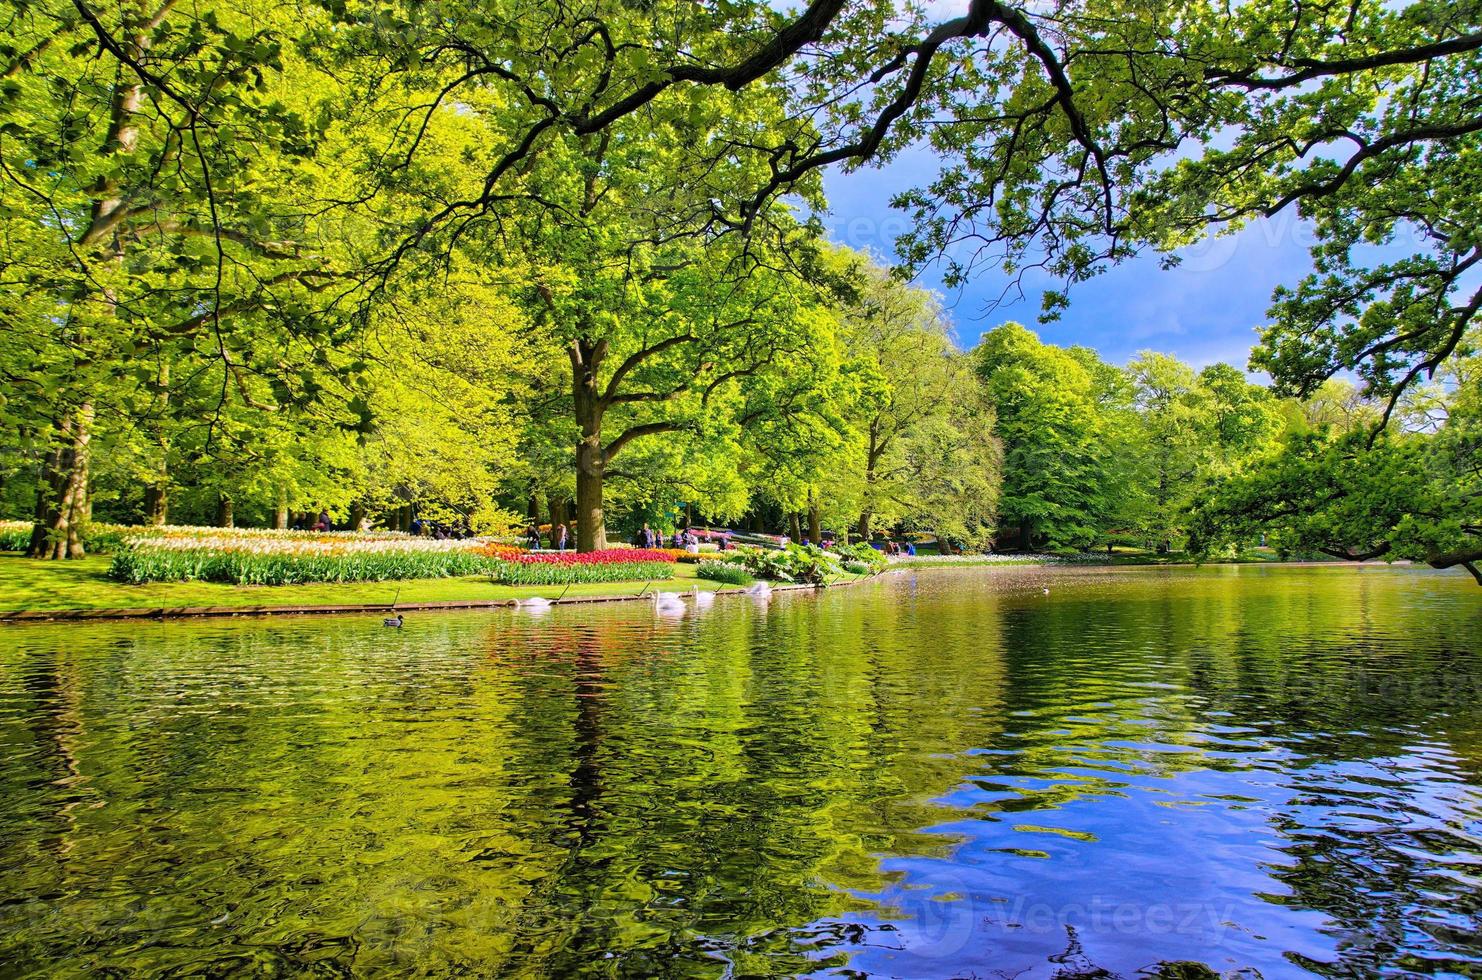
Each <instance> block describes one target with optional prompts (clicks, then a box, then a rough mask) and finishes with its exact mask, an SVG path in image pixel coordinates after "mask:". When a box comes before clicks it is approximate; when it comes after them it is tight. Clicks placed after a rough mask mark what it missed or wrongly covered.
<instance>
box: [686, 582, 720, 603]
mask: <svg viewBox="0 0 1482 980" xmlns="http://www.w3.org/2000/svg"><path fill="white" fill-rule="evenodd" d="M690 594H691V595H693V596H694V598H695V605H697V606H708V605H710V604H711V603H713V602H715V593H714V592H710V591H708V590H701V588H700V587H699V586H698V585H695V586H691V588H690Z"/></svg>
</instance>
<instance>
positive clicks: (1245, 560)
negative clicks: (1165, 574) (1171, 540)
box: [1089, 547, 1283, 565]
mask: <svg viewBox="0 0 1482 980" xmlns="http://www.w3.org/2000/svg"><path fill="white" fill-rule="evenodd" d="M1089 554H1091V555H1100V554H1101V553H1100V552H1095V551H1093V552H1089ZM1102 557H1104V558H1105V559H1106V560H1105V561H1104V562H1103V564H1107V565H1194V564H1198V559H1196V558H1195V557H1194V556H1193V555H1191V554H1189V553H1188V552H1186V551H1165V552H1163V553H1162V554H1159V553H1158V552H1156V551H1144V550H1142V549H1140V548H1122V547H1119V548H1117V549H1115V550H1114V551H1113V553H1112V554H1111V555H1110V556H1104V555H1103V556H1102ZM1282 560H1283V559H1282V558H1281V557H1280V556H1279V555H1277V554H1276V552H1275V551H1272V550H1271V549H1270V548H1247V549H1246V550H1244V551H1242V552H1240V553H1239V554H1238V555H1236V556H1235V557H1233V558H1211V559H1207V560H1206V561H1205V564H1209V565H1259V564H1264V563H1267V562H1280V561H1282Z"/></svg>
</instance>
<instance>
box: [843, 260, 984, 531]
mask: <svg viewBox="0 0 1482 980" xmlns="http://www.w3.org/2000/svg"><path fill="white" fill-rule="evenodd" d="M853 274H854V275H855V276H856V277H857V278H858V284H857V286H856V287H855V292H854V299H853V301H852V302H850V303H849V304H848V305H847V306H846V311H845V312H846V317H847V319H846V325H845V329H846V331H847V336H848V338H849V339H848V343H849V346H850V348H851V354H852V360H853V363H854V365H855V368H854V369H855V370H856V371H862V372H866V373H867V376H868V377H870V378H871V379H873V380H874V384H873V385H872V386H871V389H870V391H869V392H868V393H867V394H866V396H865V398H864V400H863V401H862V402H861V403H860V405H859V407H858V409H857V412H858V418H859V421H858V423H857V424H858V427H859V430H860V433H861V440H860V442H861V445H860V450H861V454H862V455H861V460H860V464H859V465H860V477H861V487H860V498H861V499H860V511H859V520H858V522H857V525H856V533H858V535H859V536H860V538H861V539H863V540H866V541H868V540H869V538H870V532H871V523H872V521H873V520H875V519H877V518H878V519H880V520H882V521H883V522H885V523H886V524H890V523H894V522H896V521H897V520H899V519H900V518H901V517H903V516H904V515H905V513H906V512H908V511H909V510H911V509H912V505H911V502H910V497H911V496H912V494H913V493H914V490H915V488H914V487H913V486H912V482H913V479H914V475H915V474H913V472H912V470H913V467H912V464H911V462H910V460H909V459H908V458H907V455H906V453H905V449H906V446H905V443H906V442H907V440H908V439H909V436H910V434H911V433H912V432H913V431H914V430H915V429H916V427H917V426H919V425H921V424H922V423H923V422H924V421H925V420H926V419H927V418H928V417H929V416H931V415H932V414H933V413H934V412H937V411H939V410H940V409H941V408H942V407H943V406H944V405H945V401H944V399H945V398H946V396H947V392H948V389H949V388H950V387H951V386H952V385H953V384H955V383H957V382H958V381H960V379H961V376H960V374H958V373H957V372H956V370H955V365H954V363H953V362H954V357H955V355H956V353H957V352H956V349H955V348H954V347H953V346H952V340H951V337H950V335H949V333H948V328H947V324H946V322H945V320H944V317H943V313H942V309H941V303H940V301H939V299H938V298H937V297H936V296H934V295H932V294H931V293H929V292H927V291H925V290H922V289H916V288H912V287H910V286H908V285H906V284H905V283H903V282H901V281H900V280H898V279H895V278H894V277H892V276H891V275H890V274H889V273H888V272H887V271H886V270H883V269H879V268H877V267H874V266H870V265H860V266H858V267H857V268H856V269H855V271H854V273H853Z"/></svg>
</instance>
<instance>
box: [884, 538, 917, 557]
mask: <svg viewBox="0 0 1482 980" xmlns="http://www.w3.org/2000/svg"><path fill="white" fill-rule="evenodd" d="M875 547H877V548H879V549H880V550H881V551H883V552H885V553H886V554H887V555H914V554H916V546H915V545H914V544H912V543H911V542H909V541H886V542H885V543H884V544H883V545H876V546H875Z"/></svg>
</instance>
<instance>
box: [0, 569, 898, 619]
mask: <svg viewBox="0 0 1482 980" xmlns="http://www.w3.org/2000/svg"><path fill="white" fill-rule="evenodd" d="M915 570H916V569H906V568H894V569H890V568H888V569H886V570H885V571H883V572H879V573H877V574H875V575H863V576H860V577H858V578H853V579H841V580H840V581H838V582H829V583H826V584H823V585H808V584H806V583H796V582H779V583H777V584H775V585H774V584H772V583H767V584H768V585H770V586H771V589H772V591H773V592H804V591H807V592H822V591H825V590H827V589H835V588H841V587H844V586H850V585H858V584H859V583H860V582H867V581H869V580H870V579H873V578H879V577H880V576H881V575H887V574H890V573H892V572H905V571H915ZM665 584H669V583H665ZM707 591H710V592H712V593H713V594H714V595H717V596H734V595H745V594H746V590H745V589H742V588H730V589H727V588H721V589H711V590H707ZM532 598H535V597H532ZM542 598H543V597H542ZM522 601H524V600H521V599H448V600H428V601H421V602H415V601H414V602H398V603H395V604H394V605H393V604H391V603H385V602H382V603H367V602H357V603H326V604H302V605H283V606H145V607H139V608H132V609H129V608H119V609H18V610H11V611H0V625H11V624H17V623H49V622H50V623H55V622H62V623H67V622H93V621H96V620H105V621H117V620H141V619H143V620H157V621H163V620H167V619H206V618H227V617H232V616H328V615H335V614H337V613H362V614H363V613H382V614H384V613H389V612H392V611H405V612H425V611H437V610H467V609H516V608H519V606H520V604H521V602H522ZM647 601H649V594H648V593H644V594H638V595H578V596H567V597H566V598H564V599H550V600H549V603H550V605H551V606H557V605H560V606H569V605H590V604H595V603H606V602H647Z"/></svg>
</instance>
